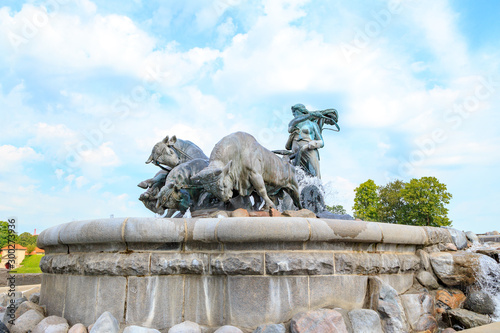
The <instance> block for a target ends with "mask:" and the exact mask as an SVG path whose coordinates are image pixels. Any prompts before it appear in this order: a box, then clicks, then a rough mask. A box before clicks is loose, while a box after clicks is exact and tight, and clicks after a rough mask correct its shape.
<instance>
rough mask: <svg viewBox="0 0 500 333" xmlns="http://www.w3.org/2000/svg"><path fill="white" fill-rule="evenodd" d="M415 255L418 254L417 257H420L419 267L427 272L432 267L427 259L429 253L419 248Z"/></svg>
mask: <svg viewBox="0 0 500 333" xmlns="http://www.w3.org/2000/svg"><path fill="white" fill-rule="evenodd" d="M417 256H419V258H420V265H421V267H422V268H423V269H425V270H426V271H428V272H429V271H430V270H431V269H432V267H431V261H430V259H429V253H427V252H426V251H424V250H422V249H420V250H417Z"/></svg>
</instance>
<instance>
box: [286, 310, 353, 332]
mask: <svg viewBox="0 0 500 333" xmlns="http://www.w3.org/2000/svg"><path fill="white" fill-rule="evenodd" d="M290 332H291V333H324V332H329V333H337V332H339V333H348V332H347V328H346V326H345V323H344V318H343V317H342V314H340V313H339V312H337V311H335V310H327V309H318V310H315V311H309V312H301V313H298V314H296V315H295V316H293V318H292V321H291V322H290Z"/></svg>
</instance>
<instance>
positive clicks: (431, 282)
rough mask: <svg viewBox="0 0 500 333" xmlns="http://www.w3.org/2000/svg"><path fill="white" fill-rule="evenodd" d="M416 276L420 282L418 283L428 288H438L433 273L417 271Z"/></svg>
mask: <svg viewBox="0 0 500 333" xmlns="http://www.w3.org/2000/svg"><path fill="white" fill-rule="evenodd" d="M416 278H417V281H418V282H420V284H421V285H423V286H424V287H426V288H429V289H437V288H439V283H438V282H437V280H436V278H435V277H434V275H432V274H431V273H429V272H427V271H420V272H418V274H417V276H416Z"/></svg>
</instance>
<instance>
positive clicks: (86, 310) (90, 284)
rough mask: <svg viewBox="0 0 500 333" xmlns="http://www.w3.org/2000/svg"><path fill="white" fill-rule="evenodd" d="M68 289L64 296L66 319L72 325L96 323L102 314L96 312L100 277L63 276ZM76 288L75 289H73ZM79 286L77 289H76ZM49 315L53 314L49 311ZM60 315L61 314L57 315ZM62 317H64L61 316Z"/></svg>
mask: <svg viewBox="0 0 500 333" xmlns="http://www.w3.org/2000/svg"><path fill="white" fill-rule="evenodd" d="M63 277H64V278H65V279H67V284H68V289H67V290H66V292H65V295H64V318H66V320H68V323H69V324H70V325H73V324H76V323H84V324H86V325H89V324H90V323H93V322H94V321H96V319H97V316H99V315H100V313H97V314H96V312H95V305H96V293H97V285H98V281H99V278H100V277H99V276H95V275H94V276H83V275H63ZM71 286H75V287H73V288H72V287H71ZM76 286H77V287H76ZM48 313H49V314H53V313H51V312H50V311H48ZM57 315H59V314H57ZM59 316H60V317H62V315H59Z"/></svg>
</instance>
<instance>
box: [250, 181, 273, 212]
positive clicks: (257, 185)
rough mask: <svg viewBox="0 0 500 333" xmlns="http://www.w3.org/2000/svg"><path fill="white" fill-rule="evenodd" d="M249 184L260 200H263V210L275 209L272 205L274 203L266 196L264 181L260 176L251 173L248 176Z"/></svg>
mask: <svg viewBox="0 0 500 333" xmlns="http://www.w3.org/2000/svg"><path fill="white" fill-rule="evenodd" d="M250 183H252V185H253V188H254V189H255V192H257V193H258V194H259V195H260V196H261V197H262V199H264V202H265V203H266V204H265V205H264V210H268V209H269V208H271V207H272V208H274V209H276V206H275V205H274V203H273V202H272V201H271V199H269V197H268V196H267V191H266V184H265V183H264V179H263V178H262V175H260V174H258V173H255V172H254V173H252V174H251V175H250Z"/></svg>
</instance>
